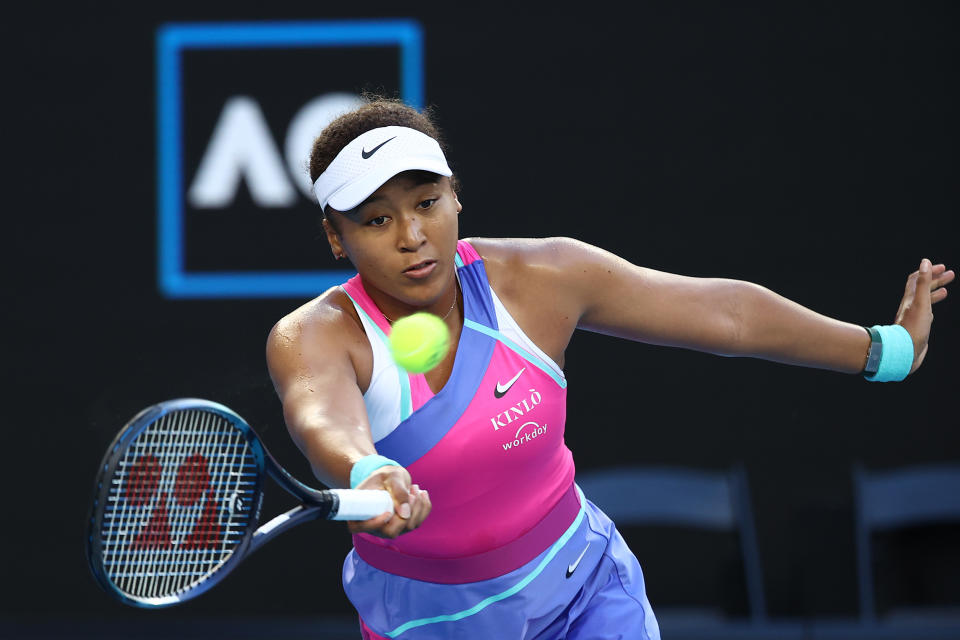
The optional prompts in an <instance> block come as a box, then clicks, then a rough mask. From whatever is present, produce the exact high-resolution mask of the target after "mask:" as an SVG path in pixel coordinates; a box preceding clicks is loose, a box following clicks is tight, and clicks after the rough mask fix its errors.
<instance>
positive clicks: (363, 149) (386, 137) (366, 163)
mask: <svg viewBox="0 0 960 640" xmlns="http://www.w3.org/2000/svg"><path fill="white" fill-rule="evenodd" d="M417 169H419V170H422V171H430V172H432V173H436V174H439V175H441V176H447V177H450V176H452V175H453V172H452V171H451V170H450V167H449V166H447V159H446V158H445V157H444V156H443V151H441V150H440V145H439V144H438V143H437V141H436V140H434V139H433V138H431V137H430V136H428V135H426V134H425V133H420V132H419V131H417V130H416V129H410V128H408V127H380V128H378V129H371V130H370V131H367V132H366V133H363V134H361V135H360V136H358V137H357V138H355V139H354V140H352V141H351V142H350V143H349V144H348V145H347V146H345V147H344V148H343V149H341V150H340V153H338V154H337V157H336V158H334V159H333V162H331V163H330V166H328V167H327V170H326V171H324V172H323V173H321V174H320V177H318V178H317V181H316V182H314V183H313V192H314V194H316V196H317V202H319V203H320V207H321V208H323V209H324V210H325V209H326V208H327V205H330V206H331V207H333V208H334V209H337V210H338V211H349V210H350V209H353V208H354V207H356V206H357V205H358V204H360V203H361V202H363V201H364V200H366V199H367V198H368V197H370V194H372V193H373V192H374V191H376V190H377V189H379V188H380V186H381V185H382V184H383V183H384V182H386V181H387V180H389V179H390V178H392V177H393V176H395V175H397V174H398V173H400V172H402V171H411V170H417Z"/></svg>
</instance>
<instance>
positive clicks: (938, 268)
mask: <svg viewBox="0 0 960 640" xmlns="http://www.w3.org/2000/svg"><path fill="white" fill-rule="evenodd" d="M954 275H955V274H954V273H953V271H952V270H951V271H947V270H946V267H945V266H944V265H942V264H930V261H929V260H927V259H926V258H924V259H923V260H921V261H920V269H919V270H918V271H914V272H913V273H911V274H910V277H908V278H907V286H906V289H905V290H904V292H903V299H902V300H901V301H900V309H898V310H897V319H896V323H897V324H899V325H901V326H902V327H903V328H904V329H906V330H907V332H908V333H909V334H910V337H911V338H913V366H912V367H911V368H910V373H913V372H914V371H916V370H917V369H919V368H920V365H921V364H922V363H923V359H924V357H925V356H926V355H927V340H928V339H929V338H930V325H931V324H932V323H933V310H932V309H931V307H932V305H934V304H936V303H937V302H940V301H941V300H943V299H944V298H946V297H947V290H946V289H945V288H944V287H945V286H946V285H948V284H950V283H951V282H953V278H954Z"/></svg>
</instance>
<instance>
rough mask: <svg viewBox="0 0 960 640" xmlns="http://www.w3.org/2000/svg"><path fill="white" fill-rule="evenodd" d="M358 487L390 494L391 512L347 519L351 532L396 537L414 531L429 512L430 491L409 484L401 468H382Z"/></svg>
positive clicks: (405, 473)
mask: <svg viewBox="0 0 960 640" xmlns="http://www.w3.org/2000/svg"><path fill="white" fill-rule="evenodd" d="M357 488H358V489H385V490H386V491H388V492H389V493H390V495H391V496H392V497H393V502H394V513H392V514H390V513H384V514H381V515H379V516H377V517H376V518H371V519H369V520H364V521H362V522H361V521H356V522H348V523H347V527H348V529H349V530H350V532H351V533H370V534H373V535H375V536H379V537H381V538H396V537H397V536H399V535H401V534H403V533H406V532H407V531H413V530H414V529H416V528H417V527H419V526H420V524H421V523H422V522H423V521H424V519H425V518H426V517H427V515H429V513H430V510H431V508H432V503H431V502H430V494H429V493H427V492H426V491H425V490H423V489H420V487H419V486H418V485H415V484H411V482H410V474H409V473H407V470H406V469H404V468H403V467H398V466H386V467H381V468H380V469H378V470H377V471H375V472H374V473H372V474H370V477H368V478H367V479H366V480H364V481H363V482H362V483H360V484H359V485H358V486H357Z"/></svg>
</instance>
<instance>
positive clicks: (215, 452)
mask: <svg viewBox="0 0 960 640" xmlns="http://www.w3.org/2000/svg"><path fill="white" fill-rule="evenodd" d="M257 475H258V472H257V463H256V460H255V458H254V456H253V453H252V451H251V449H250V446H249V443H248V441H247V439H246V437H245V436H244V434H243V433H242V432H241V431H240V430H238V429H237V428H236V427H234V426H233V425H232V424H231V422H230V421H229V420H227V419H225V418H223V417H222V416H220V415H218V414H216V413H213V412H210V411H204V410H196V409H191V410H182V411H174V412H171V413H168V414H166V415H164V416H163V417H161V418H160V419H159V420H157V421H156V422H154V423H152V424H151V425H149V426H148V427H147V428H146V429H144V430H143V431H142V432H141V433H140V434H139V435H138V436H137V437H136V439H135V440H134V442H132V443H131V444H130V446H129V447H128V449H127V451H126V453H125V454H124V456H123V458H122V459H121V460H120V461H119V463H118V464H117V467H116V471H115V472H114V474H113V477H112V478H111V481H110V488H109V492H108V496H107V504H106V505H105V508H104V514H103V519H102V528H101V531H100V535H101V545H102V548H103V566H104V570H105V572H106V574H107V577H108V578H109V579H110V581H111V582H112V583H113V584H114V585H115V586H116V587H117V588H118V589H119V590H120V591H122V592H124V593H125V594H127V595H129V596H132V597H136V598H167V597H170V596H173V595H175V594H177V593H180V592H183V591H185V590H187V589H190V588H191V587H194V586H196V585H197V584H199V583H200V582H202V581H203V580H204V579H205V578H207V577H208V576H209V575H211V574H212V573H213V572H215V571H216V569H217V568H219V567H220V566H221V565H222V564H223V563H224V562H225V561H226V560H227V558H229V557H230V555H231V554H232V553H233V551H234V550H235V548H236V545H237V544H238V543H239V542H240V540H242V539H243V535H244V533H245V531H246V528H247V526H248V525H249V524H250V522H251V512H252V509H253V507H254V502H255V491H256V486H257Z"/></svg>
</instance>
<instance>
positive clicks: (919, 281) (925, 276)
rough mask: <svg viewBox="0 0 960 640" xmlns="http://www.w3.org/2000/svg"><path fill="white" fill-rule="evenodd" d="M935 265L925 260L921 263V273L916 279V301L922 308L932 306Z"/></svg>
mask: <svg viewBox="0 0 960 640" xmlns="http://www.w3.org/2000/svg"><path fill="white" fill-rule="evenodd" d="M932 272H933V265H932V264H930V261H929V260H927V259H926V258H924V259H923V260H921V261H920V271H919V273H918V275H917V278H916V283H915V286H916V293H915V295H916V298H915V299H916V301H917V302H918V303H919V304H920V305H921V306H929V305H930V283H931V282H932V281H933V273H932ZM911 277H912V276H911Z"/></svg>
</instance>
